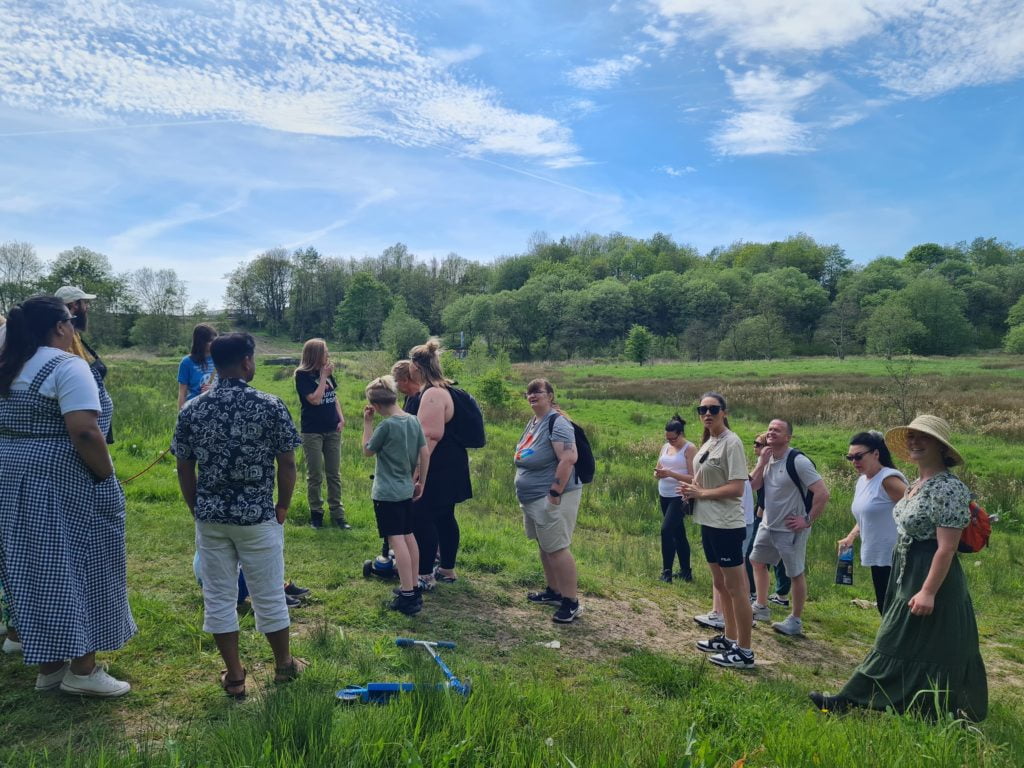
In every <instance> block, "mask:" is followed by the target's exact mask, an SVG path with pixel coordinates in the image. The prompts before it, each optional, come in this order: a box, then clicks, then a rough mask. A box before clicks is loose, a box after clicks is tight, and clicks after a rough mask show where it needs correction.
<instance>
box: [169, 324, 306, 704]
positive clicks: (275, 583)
mask: <svg viewBox="0 0 1024 768" xmlns="http://www.w3.org/2000/svg"><path fill="white" fill-rule="evenodd" d="M254 352H255V342H254V340H253V338H252V336H250V335H249V334H247V333H230V334H225V335H223V336H219V337H217V338H216V339H214V341H213V344H212V346H211V348H210V355H211V357H213V364H214V365H215V366H216V368H217V376H218V384H217V386H216V387H214V388H213V389H211V390H209V391H207V392H204V393H203V394H201V395H199V396H198V397H195V398H193V399H192V400H190V401H189V402H188V403H187V404H186V405H185V407H184V408H183V409H182V410H181V412H180V413H179V414H178V424H177V427H176V428H175V430H174V441H173V443H172V446H171V447H172V450H173V452H174V455H175V456H176V457H177V459H178V482H179V485H180V486H181V492H182V495H183V496H184V497H185V503H186V504H187V505H188V508H189V510H190V511H191V512H192V515H193V516H194V517H195V521H196V547H197V549H198V551H199V559H200V574H201V576H202V582H203V603H204V607H205V618H204V621H203V629H204V630H205V631H207V632H212V633H213V636H214V640H215V641H216V643H217V648H218V650H219V651H220V653H221V656H222V657H223V658H224V663H225V665H226V667H227V669H226V670H225V671H224V672H223V673H222V674H221V685H222V686H223V687H224V690H225V691H226V692H227V693H228V695H229V696H234V697H236V698H237V697H241V696H244V695H245V674H246V673H245V668H244V667H243V666H242V662H241V659H240V657H239V653H238V615H237V613H236V611H235V601H236V597H237V591H238V587H237V584H238V566H239V564H241V566H242V569H243V570H244V572H245V578H246V582H247V583H248V586H249V594H250V598H251V600H252V607H253V613H254V614H255V616H256V629H257V630H259V631H260V632H263V633H264V634H265V635H266V636H267V640H268V642H269V643H270V646H271V648H272V649H273V652H274V661H275V665H276V674H275V681H277V682H285V681H287V680H291V679H293V678H295V677H296V676H297V675H298V673H299V672H300V671H301V670H302V668H303V667H304V666H305V662H304V661H302V660H301V659H298V658H295V657H293V656H292V655H291V652H290V649H289V638H288V627H289V625H290V623H291V621H290V619H289V617H288V607H287V605H286V603H285V594H284V592H283V591H282V589H281V584H282V583H283V582H284V537H283V530H282V528H281V526H282V525H283V523H284V519H285V516H286V515H287V514H288V506H289V504H290V503H291V498H292V490H293V489H294V487H295V447H296V446H298V445H299V444H300V443H301V442H302V440H301V438H300V437H299V434H298V432H297V431H296V429H295V425H294V424H293V423H292V418H291V415H290V414H289V413H288V409H287V408H285V405H284V403H283V402H282V401H281V398H279V397H277V396H275V395H270V394H267V393H266V392H260V391H259V390H257V389H253V388H252V387H250V386H249V384H248V382H250V381H252V378H253V376H254V375H255V373H256V363H255V361H254V359H253V354H254ZM197 463H198V465H199V474H198V477H197V476H196V464H197ZM275 466H276V471H275ZM275 476H276V479H277V503H276V504H275V503H274V480H275Z"/></svg>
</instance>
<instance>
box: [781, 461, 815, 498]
mask: <svg viewBox="0 0 1024 768" xmlns="http://www.w3.org/2000/svg"><path fill="white" fill-rule="evenodd" d="M804 455H806V454H804V452H803V451H800V450H797V449H796V448H790V449H789V454H788V455H787V456H786V472H787V473H788V474H789V479H790V480H792V481H793V484H794V485H795V486H796V487H797V490H798V491H800V498H802V499H803V500H804V506H805V507H806V506H807V505H808V501H807V495H808V493H809V491H808V490H807V488H805V487H804V483H803V481H802V480H801V479H800V473H799V472H797V471H796V457H797V456H804ZM807 460H808V461H811V460H810V459H807ZM811 466H814V462H813V461H811Z"/></svg>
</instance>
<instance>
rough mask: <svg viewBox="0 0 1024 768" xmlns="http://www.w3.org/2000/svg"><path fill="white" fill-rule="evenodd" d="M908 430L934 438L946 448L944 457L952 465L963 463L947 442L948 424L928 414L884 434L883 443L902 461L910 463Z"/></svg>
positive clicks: (961, 457)
mask: <svg viewBox="0 0 1024 768" xmlns="http://www.w3.org/2000/svg"><path fill="white" fill-rule="evenodd" d="M909 430H914V431H915V432H920V433H921V434H923V435H930V436H931V437H934V438H935V439H936V440H938V441H939V442H940V443H942V444H943V445H944V446H946V455H947V456H949V457H950V459H952V460H953V464H954V465H956V464H963V463H964V457H963V456H961V455H960V453H959V452H958V451H957V449H956V448H954V447H953V444H952V443H951V442H950V441H949V432H950V429H949V422H947V421H946V420H945V419H941V418H939V417H938V416H931V415H929V414H922V415H921V416H917V417H915V418H914V420H913V421H912V422H910V423H909V424H907V426H905V427H893V428H892V429H890V430H889V431H888V432H886V433H885V442H886V445H888V446H889V450H890V451H892V453H894V454H896V456H898V457H899V458H901V459H903V461H910V453H909V452H908V451H907V432H908V431H909Z"/></svg>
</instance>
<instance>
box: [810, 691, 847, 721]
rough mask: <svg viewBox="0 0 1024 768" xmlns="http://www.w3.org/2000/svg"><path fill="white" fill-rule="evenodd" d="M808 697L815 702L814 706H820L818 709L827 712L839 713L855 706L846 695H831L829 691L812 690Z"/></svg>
mask: <svg viewBox="0 0 1024 768" xmlns="http://www.w3.org/2000/svg"><path fill="white" fill-rule="evenodd" d="M807 697H808V698H809V699H810V700H811V701H813V702H814V706H815V707H817V708H818V711H820V712H824V713H825V714H837V715H838V714H842V713H843V712H846V711H847V710H849V709H851V708H852V707H853V702H851V701H850V700H849V699H847V698H846V697H845V696H837V695H833V696H830V695H829V694H827V693H821V692H819V691H811V692H810V693H809V694H807Z"/></svg>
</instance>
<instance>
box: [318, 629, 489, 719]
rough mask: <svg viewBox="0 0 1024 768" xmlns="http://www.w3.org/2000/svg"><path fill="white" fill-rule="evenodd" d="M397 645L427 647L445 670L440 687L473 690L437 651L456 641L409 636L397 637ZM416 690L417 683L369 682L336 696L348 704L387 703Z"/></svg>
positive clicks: (468, 691)
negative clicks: (444, 679)
mask: <svg viewBox="0 0 1024 768" xmlns="http://www.w3.org/2000/svg"><path fill="white" fill-rule="evenodd" d="M395 645H397V646H398V647H399V648H412V647H414V646H417V645H421V646H423V647H424V648H426V649H427V653H429V654H430V658H432V659H433V660H434V661H436V662H437V665H438V666H439V667H440V668H441V671H442V672H444V676H445V678H446V682H444V683H439V684H438V687H439V688H447V689H449V690H452V691H455V692H456V693H458V694H461V695H462V696H468V695H469V693H470V690H471V687H470V685H469V682H468V681H467V682H465V683H463V682H462V681H461V680H459V678H457V677H456V676H455V675H454V674H453V673H452V671H451V670H450V669H449V668H448V665H447V664H445V663H444V661H443V660H442V659H441V657H440V656H439V655H438V653H437V650H436V649H437V648H454V647H455V643H453V642H451V641H449V640H413V639H412V638H409V637H396V638H395ZM413 690H416V685H415V683H367V684H366V685H365V686H361V685H349V686H346V687H345V688H342V689H341V690H340V691H338V693H337V694H336V696H337V697H338V699H339V701H343V702H345V703H347V704H354V703H356V702H361V703H363V704H386V703H387V702H388V701H390V700H391V699H392V698H393V697H395V696H397V695H398V694H400V693H408V692H409V691H413Z"/></svg>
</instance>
